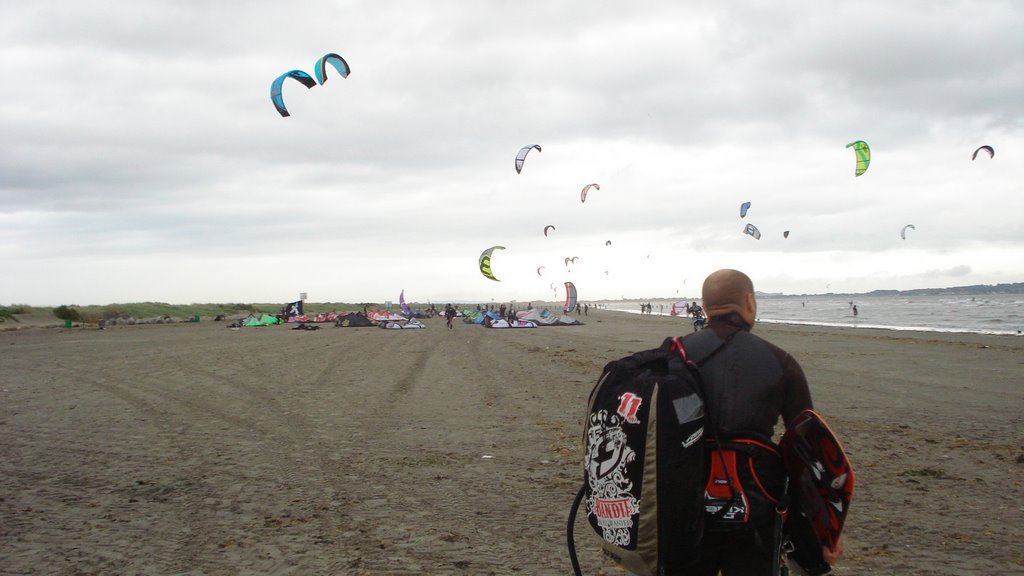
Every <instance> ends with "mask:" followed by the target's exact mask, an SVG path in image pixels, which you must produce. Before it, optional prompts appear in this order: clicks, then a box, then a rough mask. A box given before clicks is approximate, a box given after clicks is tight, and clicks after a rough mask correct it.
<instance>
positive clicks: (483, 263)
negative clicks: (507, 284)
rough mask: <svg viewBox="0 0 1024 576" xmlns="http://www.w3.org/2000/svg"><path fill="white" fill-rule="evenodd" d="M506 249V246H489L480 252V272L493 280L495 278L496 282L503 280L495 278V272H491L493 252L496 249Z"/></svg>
mask: <svg viewBox="0 0 1024 576" xmlns="http://www.w3.org/2000/svg"><path fill="white" fill-rule="evenodd" d="M504 249H505V247H504V246H491V247H490V248H488V249H487V250H484V251H483V252H482V253H481V254H480V273H481V274H483V275H484V277H486V278H490V279H491V280H494V281H495V282H501V280H498V279H497V278H495V277H494V274H493V273H492V272H491V253H492V252H494V251H495V250H504Z"/></svg>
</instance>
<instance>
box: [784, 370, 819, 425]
mask: <svg viewBox="0 0 1024 576" xmlns="http://www.w3.org/2000/svg"><path fill="white" fill-rule="evenodd" d="M782 354H783V356H782V358H780V359H779V360H780V362H781V364H782V381H783V382H784V386H783V389H784V390H785V398H783V400H782V420H783V422H785V423H786V425H787V426H788V425H789V423H790V422H791V421H792V420H793V418H795V417H796V416H797V415H799V414H800V413H801V412H803V411H804V410H810V409H812V408H814V405H813V404H812V403H811V390H810V387H809V386H808V385H807V377H806V376H805V375H804V370H803V368H801V367H800V363H799V362H797V361H796V359H795V358H793V357H792V356H790V355H789V354H787V353H785V352H783V353H782Z"/></svg>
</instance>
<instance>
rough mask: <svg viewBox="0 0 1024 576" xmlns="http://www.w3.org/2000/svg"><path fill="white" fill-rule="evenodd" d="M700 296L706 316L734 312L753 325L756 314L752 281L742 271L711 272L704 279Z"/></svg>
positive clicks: (710, 316) (711, 316)
mask: <svg viewBox="0 0 1024 576" xmlns="http://www.w3.org/2000/svg"><path fill="white" fill-rule="evenodd" d="M702 298H703V299H704V310H705V312H706V313H707V315H708V318H713V317H715V316H723V315H725V314H728V313H730V312H736V313H737V314H739V315H740V317H741V318H743V320H744V321H745V322H746V323H747V324H749V325H750V326H753V325H754V318H755V317H756V316H757V300H755V299H754V283H753V282H751V281H750V277H749V276H747V275H746V274H744V273H743V272H740V271H739V270H729V269H725V270H719V271H717V272H712V273H711V275H709V276H708V277H707V278H706V279H705V280H704V288H703V292H702Z"/></svg>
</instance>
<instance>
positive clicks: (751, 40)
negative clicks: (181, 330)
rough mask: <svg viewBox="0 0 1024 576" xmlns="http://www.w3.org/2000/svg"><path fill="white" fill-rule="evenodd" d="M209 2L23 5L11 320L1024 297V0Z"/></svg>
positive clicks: (8, 225) (2, 289) (3, 115)
mask: <svg viewBox="0 0 1024 576" xmlns="http://www.w3.org/2000/svg"><path fill="white" fill-rule="evenodd" d="M211 4H212V3H207V2H170V1H167V2H150V1H147V2H128V1H115V0H110V1H96V0H83V1H81V2H73V3H72V2H57V1H37V2H31V3H28V2H14V1H9V0H0V7H2V8H3V14H4V18H3V20H2V21H0V77H3V78H4V79H5V82H4V95H3V97H2V98H0V134H3V141H4V145H3V147H2V148H0V266H2V269H3V273H2V275H0V304H10V303H27V304H35V305H56V304H61V303H76V304H104V303H110V302H128V301H144V300H152V301H164V302H172V303H188V302H223V301H270V302H277V301H281V302H283V301H287V300H291V299H294V298H297V297H298V293H299V292H301V291H305V292H308V293H309V297H310V299H311V300H314V301H350V302H362V301H377V302H380V301H384V300H395V299H397V296H398V293H399V291H401V290H403V289H404V290H405V291H406V295H407V297H408V298H409V299H411V300H417V301H426V300H432V301H434V302H439V301H445V300H454V301H489V300H492V299H493V300H495V301H507V300H518V301H530V300H540V299H544V298H547V299H552V298H554V297H555V293H556V292H555V290H553V289H552V288H551V285H552V283H554V284H555V285H556V286H557V285H560V284H561V283H562V282H564V281H566V280H572V281H573V282H575V283H576V286H577V288H578V289H579V294H580V298H581V299H583V300H594V299H599V298H619V297H623V296H624V297H630V298H644V297H671V296H674V295H676V294H678V295H680V296H691V297H692V296H696V295H697V294H698V293H699V287H700V282H701V281H702V279H703V278H704V276H706V275H707V274H708V273H709V272H711V271H713V270H715V269H718V268H722V267H734V268H739V269H742V270H744V271H747V272H748V273H750V274H751V276H752V277H753V278H754V281H755V284H756V286H757V288H758V289H760V290H763V291H769V292H786V293H819V292H825V291H836V292H861V291H869V290H873V289H909V288H923V287H941V286H954V285H963V284H990V283H999V282H1020V281H1024V225H1022V224H1021V215H1022V213H1024V199H1022V198H1024V194H1022V192H1024V190H1022V187H1024V162H1022V159H1024V114H1022V111H1021V110H1022V109H1021V106H1022V103H1024V34H1021V30H1024V4H1021V3H1019V2H1012V1H1007V2H948V3H933V2H923V1H922V2H899V3H892V2H881V1H879V2H860V3H853V4H843V5H839V4H835V3H820V2H782V3H763V2H729V3H721V4H722V5H719V3H708V2H685V3H682V2H653V3H646V2H645V3H634V4H623V3H621V2H550V1H533V0H522V1H516V2H498V1H480V2H469V1H464V2H457V1H433V0H432V1H431V2H411V1H410V2H397V1H390V2H389V1H380V0H375V1H369V0H367V1H349V2H346V1H310V2H292V3H285V4H282V3H280V2H249V3H246V4H244V6H243V5H239V4H233V3H220V4H215V5H211ZM328 52H336V53H339V54H341V55H342V56H344V57H345V58H346V59H347V60H348V62H349V64H350V65H351V67H352V74H351V75H350V76H349V77H348V78H347V79H342V78H340V77H338V76H337V75H336V74H334V71H333V69H331V70H329V72H328V77H329V78H330V79H329V80H328V81H327V82H326V83H325V84H324V85H323V86H317V87H315V88H313V89H311V90H306V89H305V88H303V87H302V86H300V85H299V84H298V83H293V82H289V83H286V85H285V90H284V98H285V101H286V103H287V105H288V109H289V111H290V112H291V114H292V115H291V117H289V118H282V117H281V116H279V115H278V114H277V112H276V111H275V110H274V108H273V106H272V104H271V102H270V99H269V86H270V82H271V81H272V80H273V79H274V78H275V77H276V76H278V75H279V74H282V73H284V72H286V71H288V70H291V69H301V70H304V71H306V72H308V73H312V71H313V63H314V62H315V61H316V60H317V59H318V58H319V57H320V56H322V55H323V54H325V53H328ZM854 140H864V141H866V142H868V143H869V144H870V145H871V148H872V163H871V167H870V168H869V169H868V171H867V173H866V174H864V175H863V176H861V177H854V153H853V152H852V150H850V149H846V148H845V146H846V144H848V143H850V142H852V141H854ZM534 143H537V144H540V145H541V146H542V147H543V151H542V152H540V153H538V152H536V151H533V152H531V154H530V155H529V157H528V158H527V161H526V166H525V168H524V169H523V171H522V173H521V174H517V173H516V172H515V170H514V168H513V158H514V157H515V154H516V152H517V151H518V150H519V148H520V147H521V146H524V145H527V144H534ZM982 144H987V145H990V146H992V147H993V148H994V149H995V151H996V154H995V157H994V158H993V159H989V158H988V157H987V156H984V155H982V156H979V158H978V159H977V160H976V161H971V158H970V157H971V152H972V151H973V150H974V149H975V148H977V147H978V146H980V145H982ZM592 182H597V183H599V184H600V186H601V189H600V191H598V190H591V192H590V194H589V195H588V197H587V201H586V203H581V202H580V196H579V192H580V189H581V188H582V187H583V186H584V185H586V184H588V183H592ZM743 201H750V202H751V203H752V206H751V209H750V211H749V213H748V215H747V217H746V218H744V219H741V218H740V217H739V205H740V203H741V202H743ZM748 222H750V223H753V224H754V225H756V226H757V227H758V228H759V229H760V230H761V232H762V238H761V239H760V240H754V239H753V238H751V237H749V236H746V235H744V234H742V230H743V227H744V226H745V225H746V224H747V223H748ZM911 223H912V224H914V225H915V226H916V229H915V230H910V231H908V233H907V239H906V240H901V239H900V236H899V232H900V230H901V229H902V228H903V226H905V225H906V224H911ZM547 224H553V225H555V226H556V228H557V230H556V231H555V232H552V233H551V234H550V235H549V236H548V237H544V236H543V234H542V230H543V228H544V226H545V225H547ZM786 230H788V231H790V235H789V237H788V238H783V231H786ZM609 240H610V241H611V245H610V246H607V245H606V242H607V241H609ZM493 245H502V246H505V247H506V250H505V251H499V252H496V253H495V257H494V262H493V269H494V272H495V274H496V275H497V276H498V278H500V279H501V282H500V283H498V282H492V281H490V280H487V279H486V278H484V277H483V276H481V275H480V273H479V272H478V271H477V258H478V256H479V254H480V252H481V251H483V250H484V249H485V248H487V247H489V246H493ZM570 256H578V260H577V262H576V264H575V265H574V266H572V267H571V268H567V267H566V266H565V265H564V259H565V258H566V257H570ZM539 266H544V268H543V269H541V275H538V274H537V269H538V267H539Z"/></svg>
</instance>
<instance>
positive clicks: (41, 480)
mask: <svg viewBox="0 0 1024 576" xmlns="http://www.w3.org/2000/svg"><path fill="white" fill-rule="evenodd" d="M581 319H582V320H583V321H584V322H586V325H585V326H580V327H565V328H540V329H535V330H488V329H485V328H482V327H479V326H470V325H463V324H457V325H456V326H455V329H454V330H450V331H449V330H447V329H446V328H445V327H444V320H443V319H432V320H427V321H426V323H427V326H428V328H427V329H425V330H405V331H400V330H381V329H377V328H335V327H333V326H331V325H324V327H323V329H321V330H318V331H293V330H290V329H289V327H288V326H271V327H263V328H243V329H240V330H230V329H227V328H226V327H225V324H224V323H214V322H212V321H209V319H207V318H204V319H203V321H202V322H200V323H197V324H171V325H146V326H116V327H110V328H107V329H105V330H102V331H101V330H97V329H96V328H95V327H85V328H81V327H78V328H72V329H63V328H54V327H38V326H37V327H27V326H28V324H30V323H26V324H25V325H22V326H20V327H21V328H22V329H19V330H9V328H11V327H13V326H14V325H12V324H10V323H5V324H2V325H0V330H6V331H0V438H2V439H3V440H2V442H0V574H4V575H7V574H47V575H51V574H103V575H109V574H154V575H155V574H197V575H198V574H297V575H308V574H356V575H361V574H367V575H369V574H472V575H478V574H513V573H521V574H569V573H570V565H569V561H568V557H567V554H566V548H565V519H566V516H567V513H568V510H569V506H570V504H571V502H572V498H573V495H574V494H575V491H576V489H577V488H578V486H579V483H580V482H581V480H582V464H581V462H582V454H581V435H582V429H583V428H582V426H583V414H584V411H585V404H586V398H587V395H588V393H589V392H590V389H591V387H592V386H593V384H594V382H595V380H596V378H597V376H598V375H599V373H600V371H601V368H602V366H603V365H604V364H605V363H606V362H608V361H609V360H612V359H615V358H617V357H620V356H623V355H625V354H627V353H630V352H633V351H636V350H639V349H643V348H649V347H653V346H655V345H657V344H659V343H660V341H661V340H662V339H663V338H664V337H665V336H669V335H673V334H677V333H683V332H686V331H688V329H689V328H688V325H687V324H685V323H684V321H681V320H678V319H673V318H669V317H658V316H654V317H642V316H637V315H632V314H625V313H615V312H607V311H592V312H591V313H590V315H589V316H586V317H583V318H581ZM50 320H51V323H52V319H50ZM755 332H756V333H758V334H759V335H761V336H763V337H765V338H768V339H769V340H772V341H773V342H775V343H777V344H779V345H780V346H782V347H783V348H785V349H787V350H788V351H789V352H790V353H792V354H793V355H794V356H795V357H796V358H797V359H798V360H799V361H800V363H801V364H802V365H803V367H804V370H805V372H806V373H807V375H808V378H809V380H810V381H811V386H812V393H813V395H814V400H815V404H816V407H817V409H818V411H819V412H821V413H822V414H823V415H824V416H825V418H826V419H827V420H828V421H829V423H830V424H831V426H832V428H833V429H834V430H835V431H836V433H837V434H838V435H839V436H840V438H841V440H842V441H843V443H844V445H845V447H846V449H847V451H848V452H849V454H850V458H851V460H852V461H853V464H854V467H855V469H856V472H857V486H856V495H855V499H854V502H853V506H852V509H851V513H850V516H849V518H848V523H847V530H846V556H845V558H844V559H843V561H842V563H841V564H840V565H839V566H838V567H837V568H836V570H835V573H836V574H840V575H844V574H845V575H853V574H866V573H873V574H899V575H908V574H910V575H925V574H942V575H963V574H1010V573H1016V574H1021V573H1024V547H1022V546H1021V542H1022V541H1024V479H1022V478H1024V463H1022V461H1024V418H1022V415H1024V338H1017V337H1012V336H1005V337H1004V336H977V335H951V334H931V333H911V332H891V331H880V330H866V329H832V328H829V329H824V328H820V329H819V328H812V327H804V326H800V327H796V326H784V325H758V326H757V327H756V328H755ZM576 533H577V547H578V549H579V552H580V557H581V562H582V564H583V568H584V573H586V574H591V575H594V574H605V575H613V574H621V572H620V571H618V570H617V569H616V568H615V567H614V566H612V565H610V564H609V563H608V562H607V561H605V560H604V559H602V558H601V556H600V554H599V552H598V548H599V546H598V542H597V539H596V536H594V535H593V534H591V533H590V532H589V528H588V527H587V526H586V522H585V520H584V519H583V518H582V517H581V518H580V519H579V520H578V522H577V525H576Z"/></svg>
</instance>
